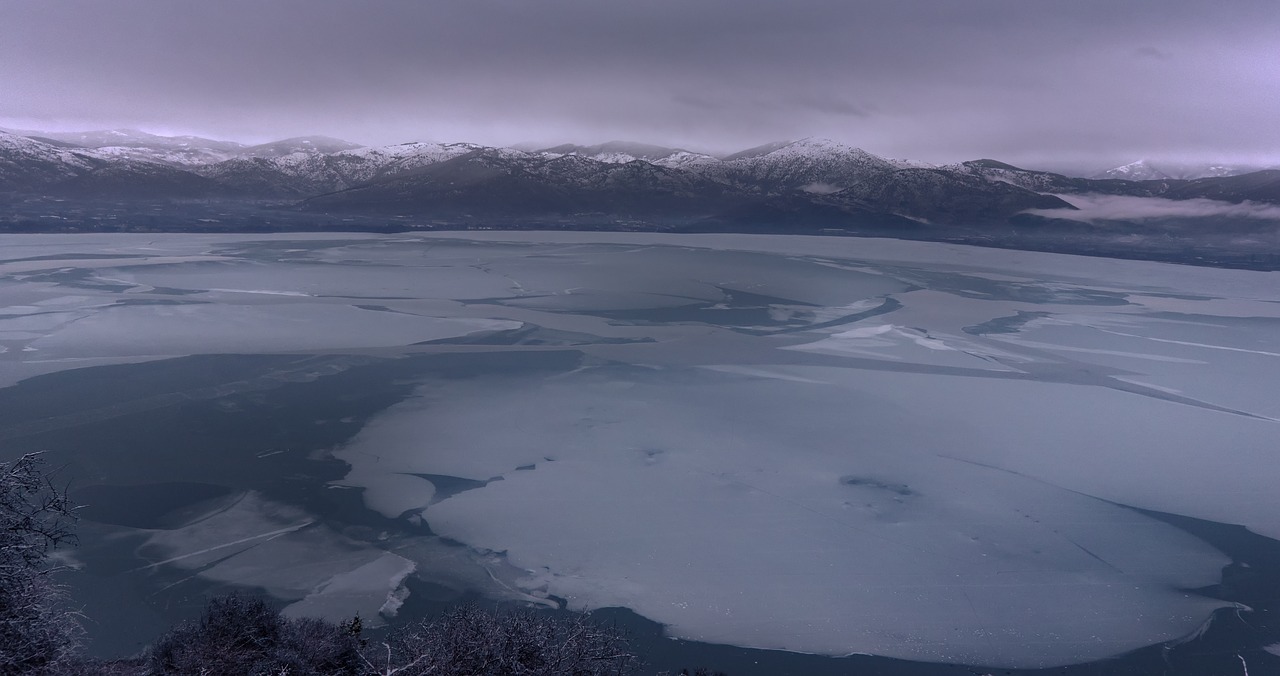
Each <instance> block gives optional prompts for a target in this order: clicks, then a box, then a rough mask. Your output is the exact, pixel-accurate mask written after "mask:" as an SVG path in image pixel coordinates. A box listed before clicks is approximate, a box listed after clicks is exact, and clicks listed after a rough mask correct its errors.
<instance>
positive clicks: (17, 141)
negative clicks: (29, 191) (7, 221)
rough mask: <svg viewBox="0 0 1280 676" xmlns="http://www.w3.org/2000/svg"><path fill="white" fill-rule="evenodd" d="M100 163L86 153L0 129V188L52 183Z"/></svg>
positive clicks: (100, 161)
mask: <svg viewBox="0 0 1280 676" xmlns="http://www.w3.org/2000/svg"><path fill="white" fill-rule="evenodd" d="M101 163H102V160H100V159H99V158H98V157H96V156H94V155H93V154H92V153H89V152H83V151H78V150H76V149H70V148H67V147H65V146H62V145H53V144H51V143H45V142H43V141H37V140H35V139H30V138H27V137H25V136H19V135H17V134H11V133H8V132H2V131H0V190H4V189H14V188H21V187H27V186H40V185H47V184H51V183H56V182H58V181H63V180H66V179H69V178H71V177H73V176H76V175H78V174H80V173H83V172H87V171H90V170H92V169H93V168H94V167H96V166H99V165H100V164H101Z"/></svg>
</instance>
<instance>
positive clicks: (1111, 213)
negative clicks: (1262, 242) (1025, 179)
mask: <svg viewBox="0 0 1280 676" xmlns="http://www.w3.org/2000/svg"><path fill="white" fill-rule="evenodd" d="M1056 197H1059V198H1061V199H1062V200H1064V201H1066V202H1068V203H1070V204H1071V206H1073V207H1075V208H1076V209H1078V211H1070V210H1067V209H1028V210H1027V211H1026V212H1025V213H1028V214H1034V215H1036V216H1045V217H1048V218H1066V219H1070V220H1073V221H1084V222H1089V223H1091V222H1094V221H1134V220H1145V219H1154V218H1252V219H1257V220H1266V221H1280V205H1275V204H1266V203H1263V202H1241V203H1239V204H1234V203H1231V202H1221V201H1218V200H1210V199H1203V198H1197V199H1189V200H1171V199H1164V198H1161V197H1131V196H1126V195H1098V194H1086V195H1056Z"/></svg>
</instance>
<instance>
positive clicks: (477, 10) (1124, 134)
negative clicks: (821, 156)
mask: <svg viewBox="0 0 1280 676" xmlns="http://www.w3.org/2000/svg"><path fill="white" fill-rule="evenodd" d="M0 16H3V21H0V127H11V128H35V129H46V130H51V131H71V130H87V129H98V128H113V127H132V128H140V129H143V130H146V131H151V132H154V133H193V134H199V135H203V136H209V137H213V138H224V139H231V140H239V141H250V142H257V141H266V140H274V139H277V138H282V137H286V136H296V135H302V134H326V135H331V136H337V137H340V138H345V139H348V140H351V141H355V142H358V143H367V144H385V143H398V142H404V141H412V140H434V141H474V142H478V143H486V144H495V145H499V144H513V143H518V142H535V143H543V144H547V145H550V144H554V143H560V142H566V141H574V142H580V143H598V142H602V141H608V140H614V139H623V140H634V141H643V142H650V143H657V144H664V145H676V146H682V147H687V148H691V149H695V150H708V151H731V150H737V149H741V148H745V147H748V146H753V145H758V144H761V143H765V142H768V141H774V140H779V139H790V138H799V137H804V136H822V137H828V138H832V139H835V140H838V141H842V142H846V143H849V144H852V145H856V146H860V147H863V148H866V149H867V150H869V151H871V152H875V153H877V154H881V155H887V156H891V157H905V158H912V159H920V160H926V161H933V162H946V161H953V160H961V159H973V158H977V157H993V158H997V159H1001V160H1005V161H1008V162H1014V163H1021V164H1024V165H1028V166H1047V167H1055V168H1066V167H1079V168H1081V169H1087V168H1090V167H1097V168H1102V167H1105V166H1111V165H1114V164H1118V163H1123V162H1127V161H1131V160H1134V159H1138V158H1143V157H1147V158H1172V159H1188V160H1200V159H1212V160H1229V161H1232V160H1234V161H1250V162H1261V163H1280V124H1277V122H1276V121H1277V120H1280V6H1278V5H1277V4H1276V3H1275V0H1232V1H1231V2H1208V1H1202V0H1190V1H1187V0H1107V1H1105V2H1103V1H1095V0H1063V1H1061V2H1050V1H1048V0H1035V1H1033V0H920V1H911V0H884V1H880V2H866V1H859V0H788V1H777V2H761V1H756V0H630V1H613V0H573V1H570V0H433V1H430V2H428V1H419V0H404V1H378V0H366V1H363V2H338V1H335V0H269V1H268V0H252V1H245V0H218V1H216V2H213V1H207V0H202V1H199V2H185V1H181V0H110V1H105V0H0Z"/></svg>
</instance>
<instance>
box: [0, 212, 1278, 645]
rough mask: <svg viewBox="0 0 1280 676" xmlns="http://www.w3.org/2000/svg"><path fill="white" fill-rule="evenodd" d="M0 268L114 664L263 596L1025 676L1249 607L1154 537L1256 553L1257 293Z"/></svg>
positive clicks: (71, 253)
mask: <svg viewBox="0 0 1280 676" xmlns="http://www.w3.org/2000/svg"><path fill="white" fill-rule="evenodd" d="M4 244H5V246H4V247H3V249H2V254H0V303H2V305H3V306H4V309H3V310H2V311H0V437H2V438H3V439H4V444H3V446H0V448H3V451H2V453H3V455H4V459H7V458H9V457H12V456H14V455H16V454H17V453H20V452H22V451H26V450H35V449H47V450H48V451H49V452H50V454H51V456H52V457H53V458H54V459H55V460H56V462H57V463H58V464H62V465H65V467H66V468H65V469H64V472H66V473H67V474H68V476H69V478H71V479H72V480H73V481H74V485H75V486H76V490H77V491H78V492H77V496H78V497H79V499H80V500H81V502H84V503H85V504H87V505H88V507H87V508H86V511H85V517H86V518H85V520H84V521H83V523H82V541H83V544H82V546H81V548H80V549H78V550H76V551H74V552H71V553H70V556H71V557H72V558H73V559H74V560H75V561H76V562H78V563H79V564H81V565H82V566H83V568H84V574H83V578H84V579H85V580H89V581H88V582H77V583H75V584H76V585H77V589H78V593H82V594H84V595H85V598H86V604H87V605H86V613H87V614H88V615H89V616H90V617H91V618H94V617H95V612H97V613H99V614H102V615H107V616H111V617H116V618H127V620H126V621H121V622H115V623H113V622H110V621H103V622H102V625H103V626H101V627H97V628H95V627H93V626H91V627H90V632H91V635H93V636H94V637H95V641H96V643H95V646H96V648H95V649H97V650H99V651H101V652H111V651H116V652H128V651H130V650H132V649H134V648H135V647H136V646H138V645H140V644H142V643H145V641H146V640H149V638H150V636H152V635H154V633H155V631H158V628H159V627H160V626H163V625H164V624H165V623H166V622H168V621H170V620H171V619H172V618H173V617H175V616H181V615H182V614H183V613H188V612H189V611H190V608H191V607H195V606H196V605H198V603H199V601H198V599H199V596H200V594H202V593H204V592H206V591H209V590H216V589H225V588H227V587H249V588H254V589H258V590H263V591H265V592H267V593H270V594H271V595H273V596H275V597H276V598H278V599H280V600H281V602H282V603H285V604H287V612H290V613H296V614H314V615H322V616H326V617H330V618H335V619H337V618H345V617H349V616H351V615H353V614H355V613H357V612H359V613H360V614H361V615H362V616H364V617H366V618H377V617H383V618H385V619H391V618H394V617H395V616H396V615H397V614H398V613H399V614H400V615H403V614H405V613H408V612H423V608H425V607H427V606H425V605H422V604H425V603H428V602H430V603H437V602H438V603H447V602H449V600H450V599H456V598H460V597H462V596H464V595H467V594H480V595H482V596H484V597H487V598H493V599H498V600H507V601H519V602H528V603H536V604H542V605H547V606H550V607H557V606H558V607H564V608H568V609H572V610H585V609H597V608H605V607H623V608H628V609H630V610H632V611H634V612H635V613H638V614H639V615H641V616H643V617H645V618H648V619H650V620H652V621H654V622H658V623H661V624H662V625H664V626H665V631H666V633H667V635H669V636H671V637H674V638H681V639H689V640H694V641H701V642H706V643H714V644H727V645H733V646H742V647H750V648H762V649H770V650H782V651H793V652H798V653H811V654H816V655H826V656H844V655H850V654H870V655H878V656H885V657H892V658H900V659H906V660H915V661H921V662H934V663H938V662H941V663H951V664H971V665H982V666H988V667H1011V668H1023V667H1025V668H1030V667H1048V666H1055V665H1066V664H1075V663H1081V662H1088V661H1092V660H1098V659H1102V658H1107V657H1111V656H1115V655H1120V654H1123V653H1126V652H1128V651H1132V650H1135V649H1139V648H1143V647H1145V646H1150V645H1153V644H1159V643H1164V642H1173V641H1178V640H1181V639H1183V638H1186V637H1190V636H1193V635H1196V634H1197V632H1198V631H1200V630H1201V629H1202V628H1203V627H1204V625H1205V624H1206V622H1207V621H1208V620H1209V619H1210V617H1211V616H1212V615H1213V614H1214V613H1215V611H1218V610H1220V609H1223V608H1237V609H1238V610H1240V611H1242V612H1243V611H1247V610H1248V609H1247V608H1243V607H1239V606H1237V605H1236V602H1237V601H1236V599H1234V598H1233V597H1231V595H1230V594H1227V593H1225V592H1223V590H1222V585H1221V584H1220V583H1222V582H1223V580H1224V569H1228V570H1234V569H1237V568H1240V567H1242V566H1245V565H1246V564H1245V563H1244V562H1242V561H1240V560H1239V557H1238V556H1235V555H1228V553H1227V552H1224V551H1222V549H1221V547H1218V546H1215V545H1214V544H1212V543H1210V542H1209V541H1207V540H1206V539H1203V538H1202V537H1199V536H1197V535H1196V534H1195V533H1192V532H1190V531H1188V530H1186V529H1184V528H1180V527H1178V526H1177V525H1175V524H1174V523H1171V522H1170V521H1169V520H1167V519H1162V518H1157V516H1156V515H1154V514H1153V512H1160V513H1166V514H1172V515H1180V516H1184V517H1192V518H1193V519H1200V520H1204V521H1207V522H1214V523H1216V524H1238V525H1241V526H1244V527H1245V528H1247V529H1248V530H1249V531H1251V532H1252V533H1256V534H1258V535H1261V536H1264V537H1265V538H1271V539H1277V538H1280V509H1278V508H1280V497H1277V491H1276V489H1275V487H1276V486H1277V485H1278V484H1280V463H1277V462H1276V459H1275V455H1276V453H1277V452H1280V444H1277V440H1280V388H1278V387H1277V386H1276V383H1277V382H1280V275H1277V274H1276V273H1261V272H1249V271H1235V270H1218V269H1209V268H1194V267H1187V266H1176V265H1168V264H1157V263H1144V262H1134V261H1117V260H1109V259H1097V258H1084V257H1074V256H1063V255H1054V254H1037V253H1026V252H1014V251H1002V250H993V249H980V248H973V247H962V246H952V245H946V244H936V243H920V242H899V241H891V240H871V239H852V238H824V237H787V236H748V235H684V236H676V235H655V234H605V233H554V234H553V233H465V234H463V233H454V234H440V235H423V236H362V235H353V236H321V235H289V234H284V235H270V236H236V235H221V236H213V235H208V236H206V235H192V236H181V235H137V236H134V235H98V236H94V235H83V236H81V235H70V236H52V235H40V236H36V235H33V236H6V237H5V239H4ZM113 614H114V615H113ZM109 619H110V617H108V620H109ZM109 624H114V625H116V626H107V625H109ZM1259 649H1261V648H1260V646H1259ZM1265 654H1268V655H1269V654H1270V653H1265ZM1242 659H1243V658H1242ZM1255 659H1263V658H1255ZM710 666H716V665H710Z"/></svg>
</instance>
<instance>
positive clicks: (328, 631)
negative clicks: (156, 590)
mask: <svg viewBox="0 0 1280 676" xmlns="http://www.w3.org/2000/svg"><path fill="white" fill-rule="evenodd" d="M359 645H360V644H359V641H358V639H357V638H356V636H355V635H354V634H353V633H352V632H351V631H350V630H349V629H348V628H347V627H344V626H341V625H336V624H332V623H329V622H325V621H323V620H317V619H312V618H299V619H293V618H287V617H283V616H281V615H280V614H279V613H278V612H276V611H275V610H274V609H272V608H271V607H270V606H268V605H267V604H266V602H264V601H262V600H261V599H256V598H246V597H241V596H235V595H232V596H223V597H218V598H214V599H212V600H210V601H209V605H208V606H207V607H206V608H205V611H204V616H203V617H201V618H200V622H198V623H186V624H183V625H180V626H178V627H177V628H174V629H172V630H170V631H169V632H168V633H166V634H165V635H164V636H162V637H160V639H159V640H157V641H156V643H155V645H153V646H152V648H151V654H150V669H151V673H154V674H183V675H185V674H192V675H193V676H194V675H203V674H236V675H243V676H278V675H280V674H288V675H289V676H330V675H332V674H359V673H361V672H362V671H363V669H362V668H361V666H362V665H361V662H360V655H359Z"/></svg>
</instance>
